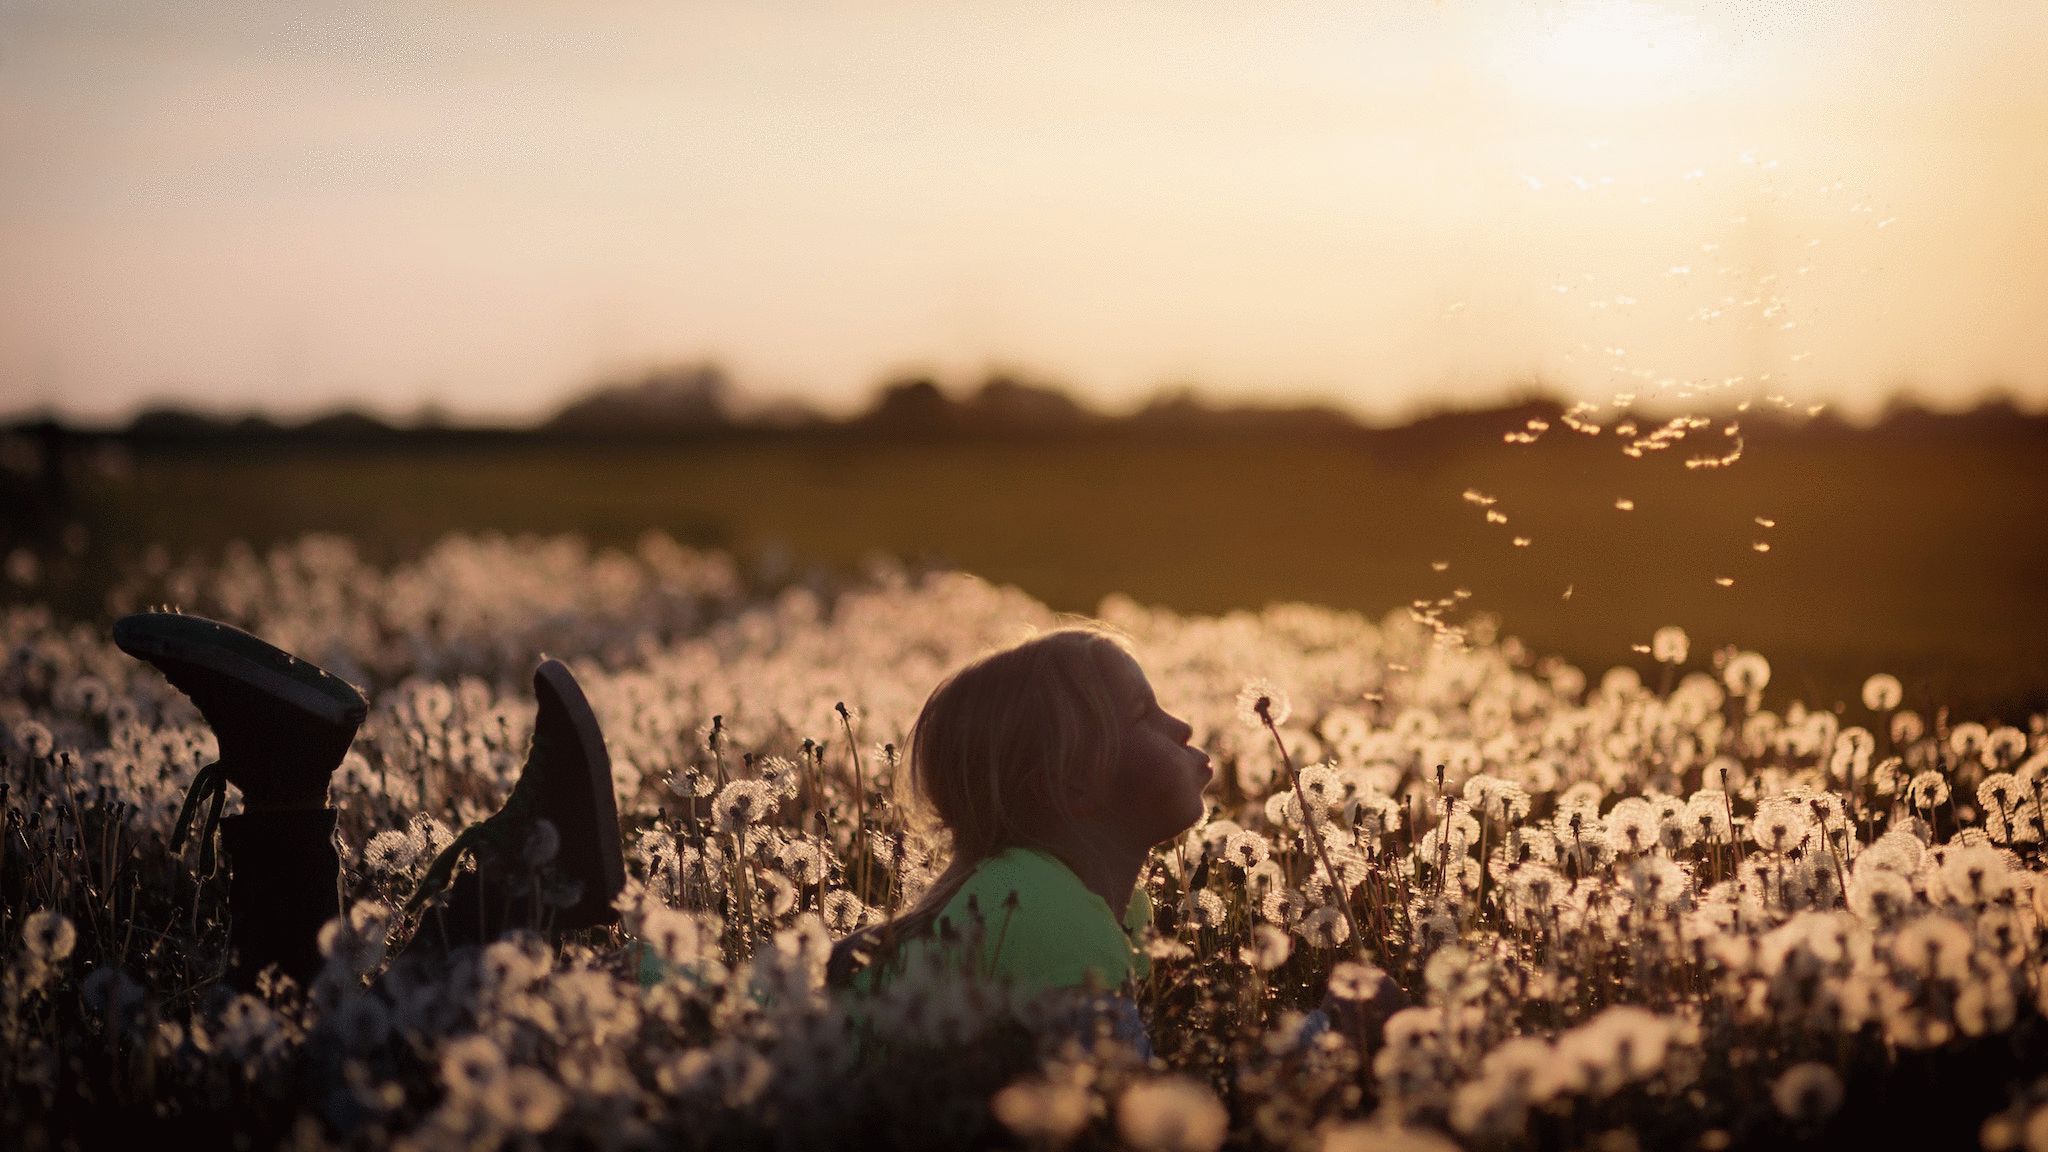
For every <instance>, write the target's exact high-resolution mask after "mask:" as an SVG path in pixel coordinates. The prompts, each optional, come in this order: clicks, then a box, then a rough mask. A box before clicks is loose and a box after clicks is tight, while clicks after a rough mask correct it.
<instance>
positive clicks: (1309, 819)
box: [1257, 699, 1365, 953]
mask: <svg viewBox="0 0 2048 1152" xmlns="http://www.w3.org/2000/svg"><path fill="white" fill-rule="evenodd" d="M1257 711H1258V715H1259V719H1260V720H1261V721H1263V722H1264V723H1265V725H1266V731H1268V732H1270V733H1272V734H1273V743H1274V745H1275V746H1276V747H1278V748H1279V749H1280V766H1281V767H1283V768H1285V769H1286V770H1287V780H1288V782H1289V783H1290V784H1292V785H1293V786H1294V798H1295V800H1296V801H1298V802H1299V803H1300V804H1301V817H1302V823H1303V824H1304V825H1306V827H1307V829H1308V838H1309V842H1310V843H1311V844H1314V845H1315V848H1316V856H1317V857H1318V858H1319V859H1321V860H1322V862H1323V874H1324V875H1325V876H1327V877H1329V880H1330V891H1331V892H1332V893H1334V894H1335V896H1336V898H1337V907H1338V909H1339V910H1340V911H1342V912H1343V913H1344V923H1345V924H1346V925H1347V926H1349V927H1350V929H1351V947H1352V949H1353V951H1357V952H1360V953H1362V952H1363V951H1364V950H1365V937H1364V936H1363V935H1362V934H1361V933H1360V932H1359V931H1358V917H1357V916H1355V915H1353V914H1352V912H1351V893H1350V892H1349V891H1348V890H1347V889H1346V888H1345V887H1344V883H1343V881H1341V880H1339V879H1338V878H1337V869H1336V868H1334V867H1332V866H1331V864H1330V849H1329V847H1328V846H1327V845H1325V844H1324V843H1323V837H1322V833H1321V832H1320V831H1318V830H1317V828H1316V820H1315V813H1314V811H1313V810H1312V809H1311V808H1310V807H1309V803H1308V794H1307V793H1306V792H1303V791H1302V788H1301V776H1300V775H1299V774H1298V773H1296V772H1295V771H1294V758H1293V757H1291V756H1289V755H1288V754H1287V741H1285V740H1282V739H1281V738H1280V729H1279V728H1278V727H1276V726H1275V725H1274V724H1273V710H1272V706H1271V705H1270V704H1269V703H1267V701H1265V700H1264V699H1261V700H1260V701H1259V702H1258V708H1257Z"/></svg>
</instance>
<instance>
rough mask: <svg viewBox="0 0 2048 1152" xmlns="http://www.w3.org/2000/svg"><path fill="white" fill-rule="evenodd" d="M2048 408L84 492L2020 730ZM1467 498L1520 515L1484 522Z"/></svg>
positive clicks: (833, 452) (202, 455) (391, 456)
mask: <svg viewBox="0 0 2048 1152" xmlns="http://www.w3.org/2000/svg"><path fill="white" fill-rule="evenodd" d="M2040 424H2041V422H2039V421H2023V422H2020V423H2019V424H2017V425H2015V426H2014V427H2013V428H2010V429H2003V430H2001V429H1999V428H1996V427H1992V428H1990V429H1988V430H1987V428H1986V427H1984V426H1980V425H1963V424H1958V425H1956V426H1954V427H1948V426H1942V427H1937V428H1934V429H1933V430H1931V431H1929V430H1926V429H1921V430H1919V431H1917V432H1915V433H1913V434H1910V435H1909V434H1906V433H1903V432H1899V431H1896V430H1894V431H1888V432H1884V433H1883V434H1879V433H1863V432H1854V431H1850V430H1847V429H1842V428H1839V427H1835V428H1832V429H1829V430H1826V431H1799V430H1796V429H1781V430H1778V431H1774V432H1761V431H1752V432H1750V433H1749V434H1748V439H1749V443H1748V450H1747V452H1746V454H1745V455H1744V456H1743V458H1742V459H1741V460H1740V461H1738V462H1737V463H1735V464H1734V465H1733V466H1731V467H1727V468H1721V469H1696V470H1694V469H1687V468H1685V467H1683V457H1684V456H1685V455H1687V454H1697V450H1695V451H1694V452H1692V453H1688V452H1687V451H1685V446H1683V445H1682V446H1681V447H1680V448H1679V449H1674V450H1673V451H1671V452H1666V453H1661V454H1652V455H1651V456H1649V457H1646V458H1644V459H1629V458H1626V457H1624V456H1623V455H1622V454H1621V453H1620V451H1619V445H1618V444H1617V443H1616V441H1615V439H1614V438H1613V437H1612V436H1605V437H1599V438H1588V437H1584V436H1579V435H1576V434H1572V433H1569V432H1567V431H1565V430H1563V429H1561V428H1560V429H1557V430H1554V431H1552V432H1551V433H1550V434H1549V435H1547V436H1546V437H1544V438H1543V439H1542V440H1540V441H1539V442H1538V443H1536V444H1534V445H1529V446H1510V445H1504V444H1503V443H1501V441H1500V436H1499V429H1492V430H1490V431H1489V432H1488V433H1487V434H1485V435H1473V434H1466V432H1469V431H1470V430H1469V429H1467V430H1466V432H1461V433H1460V434H1457V435H1451V434H1447V433H1445V432H1444V431H1443V430H1439V434H1436V435H1428V436H1425V435H1421V434H1416V435H1413V436H1407V437H1404V436H1403V435H1401V434H1400V433H1398V432H1397V433H1360V434H1358V435H1350V434H1334V433H1333V434H1321V435H1315V434H1277V433H1270V432H1269V433H1246V434H1237V435H1225V434H1219V433H1214V432H1210V433H1201V434H1191V435H1184V436H1167V435H1158V434H1153V435H1131V434H1123V433H1088V434H1068V435H1061V436H1043V437H1035V438H1034V437H1008V438H1004V437H988V438H981V439H960V438H952V439H946V438H924V439H918V438H909V437H898V438H880V437H865V438H863V437H855V436H848V435H833V434H816V435H784V436H762V437H752V438H729V439H724V440H704V441H700V442H695V443H687V444H681V443H670V444H646V443H643V444H630V443H627V444H622V443H588V442H586V443H575V442H541V441H513V440H508V441H504V442H497V443H489V442H477V443H404V444H397V445H387V446H380V447H357V448H326V449H320V450H301V451H280V450H277V449H275V448H264V449H242V450H236V451H233V452H224V451H195V450H192V449H189V448H188V449H182V450H176V451H171V450H154V451H152V450H146V449H137V450H135V451H133V453H132V455H131V458H130V463H129V466H128V467H127V468H126V470H125V475H123V476H121V477H119V478H101V479H97V480H94V481H92V482H90V483H89V484H86V485H84V486H83V487H82V489H81V491H80V493H79V501H78V508H79V512H80V514H81V515H82V516H83V518H84V520H85V522H86V524H87V525H88V528H89V530H90V532H91V535H92V541H93V543H92V547H91V549H90V551H89V552H88V556H89V557H90V558H91V559H90V566H91V567H92V568H93V569H94V570H95V571H103V570H108V569H109V568H110V566H112V565H116V564H119V563H124V562H127V561H129V560H132V559H134V558H135V557H136V556H138V555H139V554H140V552H141V550H142V548H143V546H144V545H145V544H148V543H152V542H153V543H159V544H163V545H165V546H167V547H169V548H170V549H171V550H172V551H173V552H174V553H183V552H185V551H188V550H192V549H208V550H210V549H217V548H218V547H220V546H221V545H223V544H224V543H226V542H227V541H229V540H232V539H238V538H239V539H244V540H248V541H250V542H252V543H257V544H262V543H265V542H269V541H274V540H278V539H283V538H288V537H291V536H294V535H296V534H298V533H301V532H305V531H324V532H341V533H346V534H348V535H350V536H353V537H355V538H356V539H357V540H358V541H359V542H360V544H361V545H362V547H363V549H364V551H365V552H366V554H368V555H370V556H373V557H381V558H386V559H388V558H393V557H399V556H403V555H405V554H408V553H411V552H415V551H417V550H419V549H420V548H422V547H424V546H425V545H426V544H428V543H430V542H431V541H433V540H434V539H435V538H436V537H438V536H440V535H441V534H443V533H445V532H448V531H451V530H457V529H468V530H475V529H496V530H502V531H507V532H544V533H552V532H571V531H573V532H581V533H584V534H587V535H588V536H590V537H591V538H593V539H594V540H597V541H600V542H607V543H618V542H630V541H632V540H633V539H634V538H635V537H637V536H638V535H639V534H640V533H642V532H643V531H646V530H648V529H658V530H661V531H665V532H668V533H670V534H672V535H674V536H675V537H676V538H678V539H680V540H682V541H685V542H687V543H693V544H697V545H708V546H716V547H721V548H727V549H732V550H734V551H735V552H737V553H738V554H739V555H741V556H742V557H750V558H751V557H757V556H760V555H762V554H764V553H766V552H773V551H780V552H782V553H783V554H785V555H788V556H791V557H793V558H794V559H795V560H796V561H797V562H798V563H799V564H822V565H826V566H831V567H852V566H854V565H857V564H858V563H859V562H860V561H861V560H862V559H863V558H864V557H866V556H868V555H870V554H872V553H874V552H878V551H879V552H885V553H890V554H893V555H896V556H900V557H905V558H909V559H913V560H921V561H933V562H941V563H950V564H956V565H958V566H960V567H963V568H966V569H968V570H971V571H974V572H977V573H979V574H981V575H984V576H986V577H988V578H989V579H992V580H995V581H999V582H1006V583H1014V584H1016V585H1018V586H1020V587H1022V588H1024V589H1025V590H1027V591H1029V592H1030V593H1032V594H1034V595H1036V596H1038V597H1041V598H1042V599H1044V600H1046V601H1047V602H1049V603H1050V604H1052V605H1053V606H1055V607H1057V608H1062V609H1067V610H1074V611H1084V612H1085V611H1089V610H1092V609H1093V608H1094V607H1095V606H1096V605H1097V604H1098V603H1099V602H1100V600H1101V598H1102V597H1103V596H1104V595H1105V594H1107V593H1111V592H1123V593H1126V594H1128V595H1130V596H1132V597H1135V598H1136V599H1138V600H1139V601H1142V602H1146V603H1153V604H1159V605H1166V606H1171V607H1174V608H1178V609H1183V610H1190V611H1202V612H1215V611H1221V610H1226V609H1231V608H1240V607H1252V608H1256V607H1258V606H1260V605H1263V604H1266V603H1269V602H1273V601H1283V600H1307V601H1314V602H1318V603H1324V604H1331V605H1336V606H1342V607H1349V608H1356V609H1361V610H1364V611H1366V612H1368V613H1372V614H1375V615H1377V614H1380V613H1384V612H1386V611H1388V610H1390V609H1395V608H1399V607H1402V606H1405V605H1408V604H1409V603H1410V602H1411V601H1414V600H1417V599H1424V598H1428V599H1433V598H1436V597H1440V596H1449V595H1452V593H1453V590H1454V589H1460V588H1462V589H1465V590H1467V591H1469V592H1470V594H1471V595H1470V597H1469V599H1468V600H1466V601H1465V602H1464V605H1465V607H1467V608H1469V609H1472V610H1478V611H1484V612H1490V613H1494V614H1497V615H1498V616H1499V617H1500V619H1501V620H1502V623H1503V625H1504V631H1505V632H1507V633H1509V634H1513V635H1517V636H1520V637H1521V638H1523V639H1524V640H1525V641H1526V642H1528V643H1529V644H1530V645H1531V646H1533V647H1534V648H1535V649H1536V650H1537V651H1539V652H1555V653H1559V654H1562V655H1564V656H1566V657H1568V658H1570V659H1572V660H1573V661H1574V662H1577V663H1579V664H1580V665H1581V666H1583V667H1586V668H1588V669H1591V670H1594V671H1595V672H1596V673H1597V671H1598V670H1600V669H1604V668H1605V667H1607V666H1609V665H1611V664H1616V663H1634V664H1637V665H1638V666H1641V667H1648V666H1649V662H1648V657H1647V656H1643V655H1640V654H1637V653H1635V652H1633V651H1632V650H1631V647H1630V646H1631V645H1632V644H1647V643H1648V641H1649V637H1650V634H1651V632H1652V631H1653V630H1654V629H1656V628H1657V627H1659V626H1661V625H1666V624H1676V625H1680V626H1682V627H1684V628H1685V629H1686V630H1687V631H1688V632H1689V633H1690V634H1691V637H1692V641H1693V654H1692V663H1693V664H1694V666H1702V665H1703V664H1704V662H1705V660H1706V658H1707V656H1708V654H1709V653H1710V651H1711V650H1712V649H1714V648H1715V647H1718V646H1721V645H1729V644H1732V645H1739V646H1741V647H1745V648H1754V649H1757V650H1759V651H1761V652H1763V653H1765V654H1766V655H1767V656H1769V657H1770V658H1771V660H1772V662H1773V664H1774V666H1775V669H1776V678H1775V680H1774V682H1773V684H1772V691H1771V693H1770V696H1771V697H1772V698H1773V699H1782V698H1783V696H1784V694H1786V693H1796V694H1798V695H1800V696H1802V697H1805V698H1806V699H1808V700H1809V701H1816V702H1820V703H1824V704H1829V705H1832V704H1834V703H1835V702H1837V701H1843V702H1846V703H1847V704H1848V705H1849V707H1850V710H1851V711H1852V712H1860V709H1861V705H1860V704H1858V703H1857V702H1856V691H1857V686H1858V685H1860V683H1861V682H1862V679H1863V678H1864V677H1865V676H1867V675H1868V674H1870V673H1873V672H1879V671H1888V672H1892V673H1894V674H1896V675H1898V676H1900V678H1901V679H1902V680H1903V681H1905V683H1906V685H1907V692H1908V695H1907V702H1908V704H1909V706H1910V705H1914V704H1917V705H1920V706H1923V707H1932V706H1934V705H1936V704H1941V703H1947V704H1950V705H1953V706H1954V707H1955V708H1956V709H1957V710H1958V711H1959V712H1965V713H1971V714H1986V713H1990V714H1997V715H2001V716H2005V717H2007V718H2010V719H2014V720H2021V719H2024V717H2025V716H2026V714H2027V713H2028V712H2029V711H2033V710H2041V709H2044V708H2048V615H2044V613H2043V611H2042V606H2043V592H2044V590H2048V464H2044V461H2048V437H2044V436H2043V435H2042V433H2041V431H2040ZM1722 443H1725V441H1722V440H1721V439H1720V438H1719V437H1715V445H1712V446H1710V447H1714V448H1715V449H1716V450H1718V446H1719V445H1720V444H1722ZM1468 487H1469V488H1476V489H1478V490H1479V491H1480V492H1482V493H1484V494H1487V495H1491V496H1493V497H1495V498H1496V499H1497V500H1498V503H1497V504H1495V505H1493V506H1492V507H1493V509H1494V510H1496V511H1499V512H1501V513H1503V514H1505V515H1506V516H1507V517H1508V522H1507V523H1506V524H1504V525H1502V524H1489V523H1487V522H1486V521H1485V519H1484V513H1485V510H1484V509H1483V508H1482V507H1480V506H1479V505H1477V504H1475V503H1472V502H1469V501H1467V500H1465V499H1464V498H1463V497H1462V495H1461V494H1462V493H1463V492H1464V491H1465V490H1466V489H1467V488H1468ZM1620 498H1627V499H1630V500H1633V501H1634V509H1633V510H1632V511H1622V510H1619V509H1617V507H1616V501H1617V499H1620ZM1759 517H1761V518H1763V519H1765V520H1769V521H1772V522H1774V525H1775V526H1773V527H1765V526H1763V525H1762V524H1760V523H1759V522H1758V518H1759ZM1518 535H1519V536H1526V537H1528V538H1529V540H1530V543H1529V544H1528V545H1527V546H1526V547H1516V546H1514V544H1513V543H1512V539H1513V537H1515V536H1518ZM1759 541H1761V542H1764V543H1767V544H1768V545H1769V551H1768V552H1760V551H1756V550H1755V549H1754V547H1753V546H1754V544H1755V543H1757V542H1759ZM1432 561H1447V562H1448V563H1449V567H1448V569H1447V570H1445V571H1444V572H1442V573H1438V572H1436V571H1433V570H1432V567H1431V562H1432ZM1716 577H1728V578H1732V579H1733V581H1734V583H1733V585H1732V586H1730V587H1725V588H1724V587H1720V586H1717V585H1716V584H1715V582H1714V581H1715V578H1716ZM87 582H88V583H89V581H87ZM1568 588H1569V590H1570V596H1569V598H1567V597H1566V596H1565V592H1566V590H1567V589H1568Z"/></svg>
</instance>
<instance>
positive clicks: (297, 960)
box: [114, 612, 369, 989]
mask: <svg viewBox="0 0 2048 1152" xmlns="http://www.w3.org/2000/svg"><path fill="white" fill-rule="evenodd" d="M114 643H115V644H116V645H118V646H119V647H120V649H121V650H122V651H123V652H126V653H128V654H129V655H130V656H133V657H135V658H136V659H138V660H144V661H147V662H148V663H149V664H151V665H153V666H155V667H156V668H157V670H158V671H160V672H162V673H163V674H164V677H165V678H166V679H168V680H169V681H170V682H171V685H172V686H173V687H175V688H177V689H178V690H179V691H180V692H183V693H184V694H185V695H186V696H187V697H189V698H190V699H191V701H192V703H193V704H194V705H195V706H196V707H198V709H199V714H200V715H201V716H203V717H205V719H206V723H207V725H208V726H209V727H211V728H212V729H213V734H214V739H215V741H216V742H217V743H218V744H219V745H220V759H219V760H217V761H215V762H214V763H212V764H209V765H207V766H206V767H205V768H202V769H200V771H199V774H198V776H196V777H194V779H193V781H192V788H191V790H190V791H189V792H188V793H187V794H186V796H185V804H184V808H183V810H182V811H180V813H179V815H178V827H177V831H176V832H174V833H173V835H172V838H171V848H172V850H173V851H176V850H177V849H178V848H180V847H181V846H182V845H183V842H184V837H185V835H186V833H187V831H188V830H189V829H190V828H191V823H192V820H193V818H194V816H196V815H198V813H199V810H200V808H201V807H205V808H206V815H205V818H204V820H203V822H202V823H201V826H200V830H199V839H200V845H201V851H200V867H201V870H202V871H211V870H212V866H213V832H214V827H215V825H219V827H220V831H221V838H222V841H223V843H224V845H225V847H226V848H227V856H228V915H229V925H228V939H229V942H230V945H231V947H232V948H233V951H234V954H233V956H232V957H231V958H230V967H229V978H230V980H232V981H233V983H234V984H235V985H236V986H237V987H240V988H244V989H249V988H253V987H254V986H255V978H256V976H257V974H258V973H260V972H262V971H263V969H264V968H266V967H269V966H272V965H275V966H277V968H278V969H279V970H280V971H282V972H283V973H284V974H285V975H287V976H290V977H291V978H292V979H294V980H296V981H298V982H299V983H300V984H301V985H304V984H306V983H308V982H309V981H311V980H312V978H313V977H314V976H315V975H317V974H318V973H319V971H320V947H319V937H320V926H321V925H323V924H325V923H326V922H327V921H328V920H330V919H333V918H334V917H336V916H339V915H340V914H341V905H340V897H339V894H338V893H337V891H336V888H335V878H336V876H337V875H338V874H339V871H340V868H341V861H340V859H339V858H338V857H337V856H336V855H335V851H334V842H333V833H334V820H335V815H336V813H335V812H334V810H333V809H330V808H328V807H326V803H327V780H328V777H329V776H330V775H332V774H333V772H334V770H335V769H336V768H337V767H340V765H341V758H342V757H343V756H344V755H346V754H347V752H348V747H349V743H350V742H351V741H352V740H354V739H355V733H356V728H357V727H358V726H359V725H361V724H362V722H363V718H364V716H365V715H366V714H367V713H368V710H369V709H368V705H367V704H366V703H365V702H364V700H363V697H362V694H361V693H359V692H357V691H356V690H355V689H354V688H353V687H351V686H350V685H349V684H348V683H347V682H346V681H343V680H341V679H339V678H337V677H335V676H332V675H330V674H329V673H327V672H326V671H324V670H322V669H321V668H319V667H317V666H315V665H313V664H309V663H307V662H305V661H303V660H300V659H298V658H297V657H295V656H292V655H291V654H290V653H287V652H284V651H282V650H281V649H278V648H276V647H273V646H272V645H270V644H267V643H265V642H263V641H262V640H259V639H257V638H256V637H254V636H251V635H249V634H248V633H247V632H243V631H242V630H240V629H238V628H232V627H229V626H228V625H226V624H222V623H219V622H217V621H213V620H208V619H206V618H205V617H203V616H189V615H185V614H182V613H175V612H144V613H138V614H136V615H132V616H124V617H122V618H121V619H119V620H117V621H115V622H114ZM229 784H233V785H234V786H235V787H236V788H237V789H239V790H240V791H241V793H242V801H243V806H244V812H243V815H241V816H237V817H230V818H228V819H226V820H222V819H221V816H220V812H221V807H222V805H223V804H224V803H225V802H226V799H227V786H228V785H229Z"/></svg>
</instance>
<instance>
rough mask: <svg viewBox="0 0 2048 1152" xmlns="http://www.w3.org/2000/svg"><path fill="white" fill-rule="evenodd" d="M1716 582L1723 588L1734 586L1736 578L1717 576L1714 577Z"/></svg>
mask: <svg viewBox="0 0 2048 1152" xmlns="http://www.w3.org/2000/svg"><path fill="white" fill-rule="evenodd" d="M1714 583H1716V584H1718V585H1720V586H1721V587H1723V588H1733V587H1735V578H1734V577H1733V576H1716V577H1714Z"/></svg>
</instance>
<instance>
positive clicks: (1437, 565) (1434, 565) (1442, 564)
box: [1429, 560, 1451, 572]
mask: <svg viewBox="0 0 2048 1152" xmlns="http://www.w3.org/2000/svg"><path fill="white" fill-rule="evenodd" d="M1450 567H1451V562H1450V561H1449V560H1431V561H1430V562H1429V570H1430V571H1432V572H1447V571H1449V570H1450Z"/></svg>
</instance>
